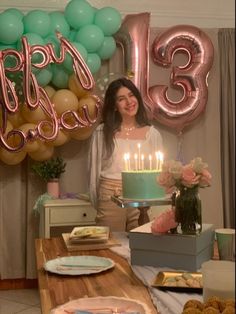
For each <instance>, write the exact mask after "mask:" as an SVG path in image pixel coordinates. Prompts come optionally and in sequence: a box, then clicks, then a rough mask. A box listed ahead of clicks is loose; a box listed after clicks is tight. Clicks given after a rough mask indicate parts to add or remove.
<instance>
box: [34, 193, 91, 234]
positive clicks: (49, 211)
mask: <svg viewBox="0 0 236 314" xmlns="http://www.w3.org/2000/svg"><path fill="white" fill-rule="evenodd" d="M95 217H96V210H95V209H94V208H93V206H92V204H91V203H90V202H88V201H86V200H79V199H55V200H47V201H45V203H44V206H43V210H42V212H41V213H40V225H39V235H40V238H50V228H51V227H59V226H79V225H81V226H84V225H95V224H96V223H95Z"/></svg>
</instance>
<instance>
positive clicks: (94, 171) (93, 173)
mask: <svg viewBox="0 0 236 314" xmlns="http://www.w3.org/2000/svg"><path fill="white" fill-rule="evenodd" d="M102 150H103V132H102V127H101V125H99V126H98V127H97V128H96V130H95V131H94V133H93V135H92V139H91V143H90V149H89V156H88V167H89V168H88V173H89V178H88V181H89V182H88V183H89V196H90V201H91V203H92V204H93V206H94V207H95V208H96V203H97V197H98V193H97V192H98V184H99V177H100V173H101V167H102Z"/></svg>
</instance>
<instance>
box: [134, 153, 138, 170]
mask: <svg viewBox="0 0 236 314" xmlns="http://www.w3.org/2000/svg"><path fill="white" fill-rule="evenodd" d="M134 170H136V171H137V170H138V154H134Z"/></svg>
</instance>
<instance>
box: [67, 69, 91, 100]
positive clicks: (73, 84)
mask: <svg viewBox="0 0 236 314" xmlns="http://www.w3.org/2000/svg"><path fill="white" fill-rule="evenodd" d="M68 87H69V89H70V90H71V91H72V92H73V93H74V94H75V95H76V96H77V97H78V98H81V97H84V96H86V95H88V94H89V91H88V90H86V89H84V88H83V86H82V85H81V84H80V82H79V80H78V79H77V77H76V75H75V74H72V75H71V76H70V77H69V81H68Z"/></svg>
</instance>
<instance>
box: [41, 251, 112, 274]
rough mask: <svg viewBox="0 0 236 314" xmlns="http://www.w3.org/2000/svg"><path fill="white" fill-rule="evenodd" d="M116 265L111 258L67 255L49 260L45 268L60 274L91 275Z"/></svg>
mask: <svg viewBox="0 0 236 314" xmlns="http://www.w3.org/2000/svg"><path fill="white" fill-rule="evenodd" d="M114 266H115V263H114V261H113V260H111V259H110V258H106V257H100V256H87V255H80V256H65V257H59V258H55V259H53V260H50V261H47V262H46V263H45V264H44V269H45V270H47V271H49V272H52V273H56V274H59V275H89V274H94V273H100V272H102V271H105V270H107V269H110V268H112V267H114Z"/></svg>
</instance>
